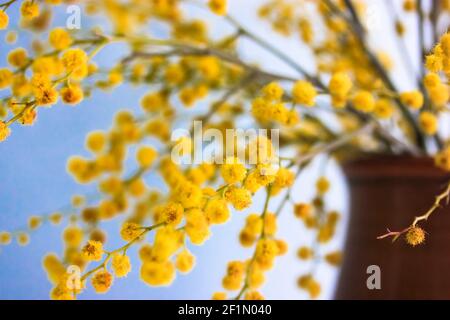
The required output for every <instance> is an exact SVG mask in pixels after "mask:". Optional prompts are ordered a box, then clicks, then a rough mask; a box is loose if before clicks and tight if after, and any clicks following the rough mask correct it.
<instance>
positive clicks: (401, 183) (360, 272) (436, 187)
mask: <svg viewBox="0 0 450 320" xmlns="http://www.w3.org/2000/svg"><path fill="white" fill-rule="evenodd" d="M343 170H344V173H345V176H346V177H347V180H348V185H349V188H350V196H351V200H350V202H351V216H350V221H349V225H348V232H347V238H346V243H345V249H344V259H343V265H342V268H341V272H340V277H339V282H338V285H337V289H336V293H335V298H336V299H358V300H360V299H364V300H365V299H371V300H372V299H389V300H390V299H450V205H449V206H446V205H445V204H446V203H445V201H444V206H443V207H441V208H440V209H438V210H437V211H436V212H435V213H433V214H432V216H431V217H430V219H429V220H428V221H426V222H423V223H420V226H421V227H422V228H423V229H424V230H426V231H427V233H428V234H427V237H426V241H425V243H423V244H422V245H420V246H416V247H412V246H410V245H408V244H407V243H406V242H405V240H404V237H402V238H399V239H398V240H397V241H396V242H394V243H392V241H391V239H385V240H377V236H380V235H382V234H384V233H386V229H387V228H389V229H390V230H391V231H400V230H403V229H404V228H406V227H408V226H409V225H411V223H412V221H413V220H414V217H415V216H417V215H422V214H423V213H425V212H426V211H427V210H428V209H429V208H430V207H431V206H432V205H433V203H434V200H435V197H436V195H437V194H438V193H441V192H442V191H444V190H445V187H446V186H447V184H448V181H449V179H450V176H449V174H448V173H445V172H443V171H441V170H439V169H438V168H436V167H435V166H434V164H433V161H432V159H429V158H412V157H404V156H399V157H390V156H377V157H373V158H368V159H363V160H357V161H353V162H349V163H347V164H345V165H344V167H343ZM371 265H376V266H379V268H380V284H381V289H380V290H377V289H372V290H370V289H368V286H367V279H368V278H369V277H370V276H371V275H374V271H373V270H369V271H368V270H367V269H368V267H369V266H371ZM373 279H374V278H371V280H370V283H371V284H374V283H375V282H373Z"/></svg>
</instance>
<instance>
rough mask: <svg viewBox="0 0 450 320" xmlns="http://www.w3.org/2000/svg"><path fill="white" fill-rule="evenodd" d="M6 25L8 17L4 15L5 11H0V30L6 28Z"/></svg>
mask: <svg viewBox="0 0 450 320" xmlns="http://www.w3.org/2000/svg"><path fill="white" fill-rule="evenodd" d="M8 24H9V16H8V15H7V14H6V12H5V11H3V10H0V30H4V29H6V28H8Z"/></svg>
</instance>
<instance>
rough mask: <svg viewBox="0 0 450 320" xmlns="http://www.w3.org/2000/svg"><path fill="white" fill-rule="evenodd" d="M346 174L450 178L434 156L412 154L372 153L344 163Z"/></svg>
mask: <svg viewBox="0 0 450 320" xmlns="http://www.w3.org/2000/svg"><path fill="white" fill-rule="evenodd" d="M342 167H343V171H344V174H345V175H346V176H347V177H348V178H350V179H353V178H357V179H359V178H367V179H380V178H409V179H415V178H421V179H424V178H430V179H443V178H446V177H447V178H450V173H449V172H445V171H443V170H441V169H439V168H438V167H436V165H435V164H434V160H433V158H432V157H428V156H421V157H414V156H410V155H371V156H367V157H364V158H359V159H356V160H351V161H347V162H345V163H344V164H343V166H342Z"/></svg>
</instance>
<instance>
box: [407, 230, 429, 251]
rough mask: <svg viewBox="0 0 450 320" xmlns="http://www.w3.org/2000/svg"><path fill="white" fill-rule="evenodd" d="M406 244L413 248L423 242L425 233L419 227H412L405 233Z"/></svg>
mask: <svg viewBox="0 0 450 320" xmlns="http://www.w3.org/2000/svg"><path fill="white" fill-rule="evenodd" d="M405 238H406V242H407V243H408V244H410V245H412V246H413V247H415V246H417V245H419V244H421V243H423V242H424V241H425V231H424V230H423V229H422V228H419V227H413V228H411V229H409V230H408V232H407V233H406V237H405Z"/></svg>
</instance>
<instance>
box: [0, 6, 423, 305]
mask: <svg viewBox="0 0 450 320" xmlns="http://www.w3.org/2000/svg"><path fill="white" fill-rule="evenodd" d="M388 1H390V0H388ZM391 2H393V3H394V6H395V7H396V8H397V11H398V12H400V11H401V10H400V6H401V5H402V1H401V0H394V1H391ZM262 3H264V1H262V0H246V1H240V0H229V5H230V13H231V14H232V15H233V16H234V17H235V18H236V19H237V20H238V21H240V22H241V23H242V24H243V25H245V26H246V27H247V28H248V29H250V30H251V31H253V32H254V33H256V34H258V35H260V36H263V37H264V38H265V39H266V40H268V41H270V42H272V43H274V44H276V46H277V47H278V48H281V49H282V50H283V52H285V53H287V54H289V55H290V56H291V57H293V58H294V59H296V60H297V61H300V62H301V64H302V65H303V66H306V67H307V68H308V66H313V63H312V59H311V53H310V52H309V50H308V49H307V48H306V47H304V46H302V45H301V43H300V41H298V39H296V38H295V37H294V38H290V39H286V38H283V37H281V36H279V35H277V34H275V33H274V32H273V31H272V30H271V28H270V26H268V25H267V24H266V23H264V22H262V21H260V20H259V19H258V17H257V8H258V7H259V6H260V5H261V4H262ZM366 3H367V8H368V9H367V10H370V12H368V13H369V14H370V16H371V19H373V20H372V23H371V28H372V30H371V31H372V32H371V33H372V34H373V37H372V38H371V45H372V46H374V47H376V48H381V49H382V50H383V51H385V52H387V53H389V54H391V55H392V59H393V60H394V61H395V69H394V71H395V72H394V73H393V78H394V79H395V81H396V82H397V83H399V84H401V85H400V88H401V89H402V90H407V89H411V88H413V84H412V83H411V81H410V80H411V79H410V77H408V74H407V73H406V72H405V68H404V66H403V65H402V62H401V61H402V59H401V57H400V56H398V53H397V47H396V44H395V39H391V38H389V36H387V35H391V34H393V33H392V30H391V27H392V24H391V21H392V20H391V17H390V13H389V12H388V10H387V9H386V8H387V7H386V3H385V2H384V1H380V0H371V1H366ZM187 10H188V12H189V14H191V15H192V16H196V15H197V16H198V15H199V14H201V17H202V18H203V19H206V20H208V21H209V23H210V24H209V26H210V34H211V35H213V37H217V38H220V37H221V36H223V35H224V34H226V33H227V31H229V30H230V29H229V28H230V27H229V25H227V23H225V22H223V21H222V22H221V21H220V19H218V18H217V17H215V16H213V15H212V14H210V13H208V12H205V11H203V10H201V9H198V8H195V7H191V8H188V9H187ZM17 11H18V5H17V4H14V5H13V6H11V7H10V9H9V11H8V13H9V14H10V18H11V21H10V28H12V29H17V30H18V19H17ZM67 16H68V15H67V14H66V11H65V7H64V6H61V7H59V8H58V10H56V11H55V15H54V16H53V26H61V27H64V26H65V21H66V18H67ZM402 19H403V21H404V23H405V24H406V26H407V28H408V29H413V28H414V25H415V24H416V21H415V20H416V17H415V16H413V15H410V16H402ZM81 23H82V28H90V27H91V26H92V25H95V24H97V23H99V24H102V23H103V22H102V21H96V20H95V19H94V20H92V18H89V19H88V18H87V17H85V16H82V21H81ZM149 27H150V28H151V26H149ZM317 32H320V30H317ZM5 34H6V32H5V31H1V32H0V38H1V39H2V40H1V42H0V66H5V65H6V55H7V53H8V51H9V50H10V49H12V48H13V47H17V46H24V47H26V48H27V49H29V47H27V45H28V44H29V43H30V39H31V38H32V36H33V35H32V34H30V33H28V32H21V33H20V35H19V41H18V43H17V44H16V45H14V46H9V45H7V44H6V43H5V42H4V41H3V38H4V36H5ZM407 46H408V48H409V50H410V52H413V53H414V52H417V39H416V37H415V33H409V34H408V35H407ZM123 50H124V48H121V47H120V46H111V47H108V48H107V49H105V50H104V51H102V52H101V53H100V54H99V55H98V56H96V58H95V59H94V61H95V62H96V63H97V64H98V65H99V66H102V65H112V64H113V63H114V62H115V61H117V58H118V57H121V56H122V54H123ZM239 51H240V52H241V54H242V56H243V58H244V59H245V60H247V61H251V62H259V63H260V64H261V66H262V67H263V68H264V69H266V70H268V71H271V70H272V71H277V72H279V73H285V74H287V75H292V76H296V74H295V73H293V71H292V70H290V69H289V67H286V65H285V64H284V63H283V62H282V61H278V60H277V59H275V58H273V57H272V56H271V55H268V54H267V53H265V52H263V51H262V50H261V49H260V48H258V47H255V46H254V45H252V44H251V43H249V42H247V41H242V42H241V44H240V46H239ZM309 69H310V70H314V68H313V67H311V68H309ZM148 90H149V88H148V87H147V88H145V87H133V86H129V85H122V86H120V87H119V88H117V89H115V90H114V91H113V92H96V93H95V94H94V95H93V97H92V98H90V99H86V100H85V101H83V103H82V104H80V105H78V106H76V107H69V106H64V105H62V104H57V105H55V106H53V107H52V108H51V109H49V110H47V109H45V110H41V111H40V112H39V119H38V121H37V122H36V123H35V125H34V126H32V127H26V128H19V127H17V126H16V125H15V126H14V127H13V134H12V135H11V137H10V138H9V139H8V140H7V141H6V142H4V143H1V144H0V231H1V230H16V229H20V228H22V227H24V226H26V222H27V218H28V217H29V216H31V215H39V214H46V213H50V212H53V211H55V210H57V209H59V208H60V207H62V206H64V205H66V204H68V203H70V199H71V196H73V195H74V194H90V193H92V192H94V191H95V189H94V187H93V186H89V185H88V186H83V185H78V184H77V183H76V182H75V181H74V180H73V179H72V178H71V177H70V176H69V175H68V174H67V173H66V169H65V167H66V160H67V159H68V158H69V157H70V156H71V155H76V154H77V155H87V153H86V151H85V150H84V139H85V136H86V134H87V133H89V132H90V131H92V130H96V129H108V128H109V127H110V124H111V122H112V119H113V115H114V113H115V112H117V111H118V110H120V109H125V108H130V109H133V110H138V108H139V107H138V106H139V100H140V97H141V96H142V95H143V94H144V93H145V92H147V91H148ZM6 94H7V93H5V92H1V91H0V96H4V95H6ZM323 103H326V101H323ZM322 161H323V159H320V158H319V159H317V161H316V162H315V163H314V164H313V165H312V166H311V168H310V169H309V170H308V171H307V172H305V173H304V174H302V175H301V176H300V178H299V180H298V182H297V183H296V186H295V188H294V192H293V193H292V194H293V196H294V199H295V201H297V202H301V201H309V200H310V199H311V198H312V197H313V194H314V183H315V180H316V179H317V178H318V177H319V175H320V174H321V170H319V168H320V166H321V163H322ZM326 175H327V176H328V177H329V178H330V180H331V181H332V188H331V192H330V194H329V195H328V198H327V206H328V209H329V210H338V211H339V212H341V213H342V214H343V220H342V221H341V224H340V227H339V230H338V236H337V238H336V240H334V241H333V242H332V243H330V244H329V245H327V247H326V248H324V249H326V251H332V250H336V249H339V248H342V244H343V240H344V236H345V228H346V222H347V218H348V217H347V215H348V193H347V187H346V184H345V181H344V179H343V177H342V174H341V171H340V170H339V167H338V166H337V165H335V164H334V163H332V162H330V163H329V164H328V166H327V169H326ZM147 183H148V185H149V186H152V181H151V180H148V181H147ZM262 206H263V199H262V197H260V198H257V199H256V200H255V201H254V202H253V206H252V208H251V209H249V210H248V211H246V212H252V211H256V212H258V211H260V210H261V209H262ZM276 207H277V206H276V202H274V203H273V208H272V209H273V210H274V209H275V208H276ZM245 216H246V214H243V213H235V212H234V213H233V216H232V219H231V221H230V222H229V223H228V224H227V225H225V226H218V227H214V228H213V230H212V231H213V235H212V237H211V238H210V240H209V241H207V242H206V244H205V245H203V246H201V247H190V249H191V250H192V252H193V253H194V254H195V255H196V257H197V264H196V267H195V268H194V270H193V271H192V272H191V273H190V274H188V275H186V276H183V275H178V276H177V278H176V280H175V282H174V283H173V285H172V286H171V287H167V288H151V287H148V286H147V285H146V284H144V283H143V282H141V281H140V280H139V261H138V258H137V248H136V247H133V248H132V249H130V250H129V251H128V252H129V254H130V256H131V258H132V263H133V270H132V272H131V273H130V274H129V275H128V278H126V279H118V280H116V281H115V284H114V285H113V287H112V288H111V290H110V291H109V292H108V293H107V294H105V295H97V294H94V292H93V290H92V289H91V288H89V287H88V289H87V290H86V292H85V293H84V294H82V295H80V297H79V298H80V299H209V298H210V297H211V295H212V293H213V292H214V291H220V290H221V279H222V277H223V275H224V273H225V268H226V264H227V262H228V261H230V260H235V259H246V258H248V257H250V256H251V254H252V249H243V248H241V246H240V245H239V242H238V239H237V235H238V233H239V231H240V229H241V228H242V226H243V224H244V219H245ZM64 226H65V223H63V224H62V225H61V226H58V227H54V226H50V225H49V224H46V225H43V226H42V227H41V228H40V229H38V230H37V231H35V232H33V233H32V235H31V242H30V243H29V245H28V246H26V247H20V246H18V245H17V244H12V245H10V246H6V247H2V248H1V252H0V298H1V299H48V297H49V291H50V289H51V284H50V283H49V282H48V280H47V279H46V275H45V273H44V271H43V269H42V266H41V260H42V257H43V255H44V254H45V253H47V252H56V253H60V252H62V249H63V248H62V241H61V240H60V239H61V232H62V230H63V229H64ZM104 226H105V230H107V231H108V235H109V238H108V242H107V245H106V248H107V249H108V248H116V247H118V246H120V245H121V243H122V241H121V240H120V239H118V238H119V237H118V231H119V230H118V228H119V224H118V223H117V221H113V222H111V223H106V224H105V225H104ZM278 234H279V237H280V238H282V239H285V240H287V241H288V243H289V246H290V250H289V253H288V254H287V255H286V256H283V257H281V258H279V259H277V261H276V266H275V268H274V269H273V270H272V271H271V272H269V273H268V275H267V279H268V280H267V283H266V285H265V286H264V287H263V289H262V290H261V292H262V293H263V295H264V296H265V297H266V298H267V299H307V298H308V295H307V293H305V292H304V291H301V290H300V289H298V287H297V284H296V280H297V278H298V276H300V275H303V274H305V273H308V272H309V270H310V268H311V265H309V263H305V262H302V261H300V260H298V259H297V258H296V251H297V248H298V247H299V246H302V245H306V246H308V245H310V244H311V242H312V240H313V238H312V237H313V234H312V233H310V231H308V230H306V229H305V228H304V226H303V224H302V223H301V221H299V220H297V219H295V218H294V216H293V213H292V209H291V207H290V206H287V207H286V208H285V210H284V211H283V213H282V214H281V216H280V219H279V232H278ZM337 275H338V270H336V269H335V268H332V267H330V266H328V265H326V264H325V263H323V264H320V265H319V267H318V268H317V270H316V277H317V279H318V280H319V281H320V283H321V285H322V291H323V292H322V294H321V296H320V298H322V299H331V298H332V297H333V292H334V287H335V283H336V281H337Z"/></svg>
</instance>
